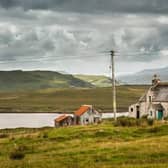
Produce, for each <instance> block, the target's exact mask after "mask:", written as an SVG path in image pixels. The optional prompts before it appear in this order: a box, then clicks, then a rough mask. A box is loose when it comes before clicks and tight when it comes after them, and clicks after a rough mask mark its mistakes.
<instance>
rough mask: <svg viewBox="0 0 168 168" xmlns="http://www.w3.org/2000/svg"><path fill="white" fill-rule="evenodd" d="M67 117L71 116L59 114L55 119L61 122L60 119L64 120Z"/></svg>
mask: <svg viewBox="0 0 168 168" xmlns="http://www.w3.org/2000/svg"><path fill="white" fill-rule="evenodd" d="M67 117H69V116H66V115H61V116H59V117H58V118H56V119H55V121H56V122H60V121H62V120H64V119H66V118H67Z"/></svg>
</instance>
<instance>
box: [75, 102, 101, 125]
mask: <svg viewBox="0 0 168 168" xmlns="http://www.w3.org/2000/svg"><path fill="white" fill-rule="evenodd" d="M101 119H102V116H101V114H100V113H99V112H98V111H96V110H95V109H94V108H93V106H92V105H82V106H81V107H80V108H79V109H78V110H77V111H76V112H75V113H74V122H75V124H79V125H87V124H93V123H99V122H100V121H101Z"/></svg>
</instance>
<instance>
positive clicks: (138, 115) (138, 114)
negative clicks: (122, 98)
mask: <svg viewBox="0 0 168 168" xmlns="http://www.w3.org/2000/svg"><path fill="white" fill-rule="evenodd" d="M136 113H137V115H136V118H137V119H139V118H140V110H139V106H136Z"/></svg>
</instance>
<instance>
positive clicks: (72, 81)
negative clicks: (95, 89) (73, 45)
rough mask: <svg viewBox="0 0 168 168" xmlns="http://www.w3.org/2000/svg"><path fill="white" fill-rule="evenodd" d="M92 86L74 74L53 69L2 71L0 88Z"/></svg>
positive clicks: (29, 88)
mask: <svg viewBox="0 0 168 168" xmlns="http://www.w3.org/2000/svg"><path fill="white" fill-rule="evenodd" d="M69 87H92V85H91V84H90V83H88V82H85V81H82V80H80V79H78V78H75V77H74V76H72V75H67V74H61V73H58V72H51V71H20V70H18V71H0V90H1V91H2V90H3V91H15V90H36V89H45V88H69Z"/></svg>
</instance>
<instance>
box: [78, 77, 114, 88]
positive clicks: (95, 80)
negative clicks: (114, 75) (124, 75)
mask: <svg viewBox="0 0 168 168" xmlns="http://www.w3.org/2000/svg"><path fill="white" fill-rule="evenodd" d="M75 77H76V78H79V79H81V80H83V81H85V82H89V83H91V84H92V85H94V86H96V87H110V86H111V79H110V78H108V77H107V76H103V75H102V76H101V75H75Z"/></svg>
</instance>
